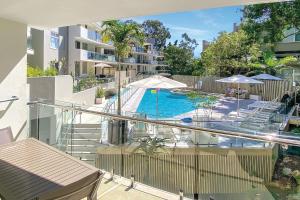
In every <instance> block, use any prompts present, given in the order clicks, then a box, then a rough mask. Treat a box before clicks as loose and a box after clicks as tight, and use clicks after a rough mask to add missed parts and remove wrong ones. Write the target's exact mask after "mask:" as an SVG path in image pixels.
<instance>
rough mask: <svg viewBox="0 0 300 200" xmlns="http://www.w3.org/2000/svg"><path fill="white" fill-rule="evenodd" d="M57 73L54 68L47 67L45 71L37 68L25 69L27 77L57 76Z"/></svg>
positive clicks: (29, 67)
mask: <svg viewBox="0 0 300 200" xmlns="http://www.w3.org/2000/svg"><path fill="white" fill-rule="evenodd" d="M57 74H58V71H57V69H56V68H55V67H49V68H48V69H46V70H45V71H44V70H42V69H41V68H39V67H31V66H28V67H27V77H40V76H57Z"/></svg>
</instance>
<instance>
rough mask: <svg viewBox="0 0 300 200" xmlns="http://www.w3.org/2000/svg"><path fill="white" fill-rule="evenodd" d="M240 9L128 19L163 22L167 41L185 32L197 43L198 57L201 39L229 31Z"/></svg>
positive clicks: (209, 39) (228, 8) (238, 15)
mask: <svg viewBox="0 0 300 200" xmlns="http://www.w3.org/2000/svg"><path fill="white" fill-rule="evenodd" d="M241 9H242V7H241V6H235V7H223V8H214V9H207V10H198V11H190V12H178V13H170V14H163V15H153V16H141V17H135V18H128V19H132V20H134V21H136V22H138V23H143V21H145V20H148V19H151V20H159V21H161V22H163V24H164V25H165V26H166V27H167V28H169V31H170V33H171V39H170V40H168V42H169V41H170V42H174V41H175V40H180V39H181V35H182V34H183V33H185V32H186V33H187V34H188V35H189V36H190V37H191V38H193V39H196V40H197V42H198V43H199V45H198V47H197V49H196V50H195V57H199V56H200V53H201V52H202V40H207V41H212V40H213V39H214V38H216V37H217V36H218V33H219V32H221V31H227V32H231V31H232V30H233V23H239V22H240V21H241V17H242V12H241V11H240V10H241Z"/></svg>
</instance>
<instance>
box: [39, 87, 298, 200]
mask: <svg viewBox="0 0 300 200" xmlns="http://www.w3.org/2000/svg"><path fill="white" fill-rule="evenodd" d="M132 92H134V91H133V90H131V91H130V90H124V91H123V92H122V95H123V98H124V99H126V96H131V95H132ZM56 105H60V106H65V107H64V108H55V109H54V108H53V107H50V106H47V105H39V113H38V118H39V119H40V124H39V129H38V130H39V136H40V137H39V138H40V139H41V140H43V141H46V142H48V143H50V144H53V142H52V140H51V137H50V139H49V140H47V137H46V136H47V135H46V134H45V130H46V128H49V126H50V127H52V128H53V129H54V130H57V131H56V134H57V132H59V131H58V130H60V132H59V134H58V137H57V140H56V141H57V142H56V144H57V145H54V146H56V147H58V148H59V149H60V150H62V151H64V152H67V153H69V154H71V155H72V156H74V157H76V158H78V159H81V160H83V161H85V162H87V163H89V164H91V165H94V166H96V167H97V168H99V169H101V170H102V171H103V172H105V173H106V176H105V177H106V178H105V179H106V180H105V182H106V183H109V182H111V183H114V182H115V181H120V183H121V184H125V183H124V182H122V180H123V181H125V182H126V181H127V182H126V184H127V186H128V188H129V189H130V188H132V187H131V186H133V189H134V188H135V187H137V186H139V187H142V185H147V186H148V187H149V186H150V187H153V188H156V189H159V190H160V191H162V192H164V191H165V192H170V193H173V194H174V195H175V194H179V191H181V193H182V194H183V196H185V197H188V198H194V199H230V200H232V199H233V200H235V199H236V200H239V199H297V198H298V197H299V191H300V190H299V189H300V188H299V183H300V157H299V156H300V147H296V146H292V145H290V146H287V145H282V144H276V143H274V142H270V141H271V140H272V139H276V138H284V139H293V140H298V141H299V133H300V131H299V127H298V125H297V123H295V122H288V124H285V125H284V127H280V128H281V130H282V131H281V132H280V135H279V136H278V135H277V133H278V132H276V131H275V130H276V129H277V130H278V126H277V125H278V123H279V122H282V120H283V118H284V117H283V116H282V115H281V114H277V115H274V118H273V119H272V120H268V123H265V122H264V125H263V126H262V127H263V128H262V130H269V132H260V131H256V132H255V131H254V132H249V131H248V132H247V131H245V130H246V129H245V128H244V127H243V126H241V124H242V123H244V122H243V121H242V122H239V121H234V120H223V121H209V120H207V118H204V117H203V116H197V118H195V119H194V122H193V123H192V124H188V125H189V127H203V128H210V129H209V130H202V131H200V130H198V131H194V130H192V129H186V128H181V127H179V126H180V125H187V122H183V121H180V120H177V121H167V120H165V122H168V123H171V125H172V126H171V125H170V126H166V125H162V124H157V123H155V121H151V123H149V122H142V121H136V120H137V119H146V117H147V116H145V115H142V114H137V113H126V112H124V113H123V115H126V116H130V117H134V118H135V119H136V120H120V119H117V118H115V119H113V118H111V117H108V116H106V117H105V116H103V115H102V114H101V113H97V112H95V113H91V112H85V111H84V110H85V109H87V108H85V107H78V109H76V105H72V104H68V103H63V102H56ZM68 108H75V110H77V111H74V110H73V111H72V109H68ZM81 109H83V110H81ZM88 109H89V110H94V111H96V110H97V109H98V110H99V111H100V110H101V109H100V108H99V107H89V108H88ZM110 113H115V110H113V109H112V110H111V111H110ZM45 118H47V119H48V118H50V119H52V118H55V119H56V123H51V120H49V119H48V121H47V123H48V125H47V126H45V124H46V123H43V122H42V123H41V121H42V120H44V119H45ZM283 121H284V120H283ZM160 122H161V120H160ZM253 123H254V122H253ZM248 125H249V126H250V125H252V126H253V124H248ZM281 125H282V123H281ZM41 126H43V127H41ZM231 126H232V127H235V128H232V127H231ZM256 126H257V127H259V126H260V122H256ZM228 127H231V128H228ZM265 127H267V128H265ZM275 127H276V128H275ZM259 129H261V128H259ZM48 130H50V131H51V130H52V129H51V128H50V129H48ZM220 130H227V131H228V130H230V132H228V133H237V131H239V133H240V134H239V135H238V136H237V137H232V136H229V135H226V134H222V135H220ZM242 131H243V132H242ZM51 133H53V134H54V132H53V131H52V132H51ZM243 133H246V134H249V135H252V136H259V135H262V136H267V137H265V138H263V139H264V140H270V141H258V140H254V138H253V139H252V140H250V139H247V138H244V136H243ZM45 138H46V140H45ZM63 146H65V148H62V147H63ZM118 176H122V177H123V179H116V177H118ZM108 177H113V178H112V179H109V178H108ZM126 184H125V185H126ZM111 185H114V184H111ZM148 191H149V190H148Z"/></svg>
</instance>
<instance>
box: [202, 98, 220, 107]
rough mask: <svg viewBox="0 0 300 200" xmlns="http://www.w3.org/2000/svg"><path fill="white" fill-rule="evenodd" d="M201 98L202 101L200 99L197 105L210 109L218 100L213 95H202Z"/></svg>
mask: <svg viewBox="0 0 300 200" xmlns="http://www.w3.org/2000/svg"><path fill="white" fill-rule="evenodd" d="M202 98H203V99H204V101H202V102H201V103H200V105H199V106H200V107H203V108H210V109H212V107H213V106H214V105H215V103H216V102H217V100H218V97H216V96H214V95H209V96H202Z"/></svg>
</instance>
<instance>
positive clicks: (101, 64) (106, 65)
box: [95, 63, 113, 68]
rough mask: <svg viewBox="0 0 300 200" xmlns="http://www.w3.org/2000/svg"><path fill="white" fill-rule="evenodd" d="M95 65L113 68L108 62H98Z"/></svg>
mask: <svg viewBox="0 0 300 200" xmlns="http://www.w3.org/2000/svg"><path fill="white" fill-rule="evenodd" d="M95 67H100V68H105V67H107V68H112V67H113V66H111V65H108V64H106V63H97V64H95Z"/></svg>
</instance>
